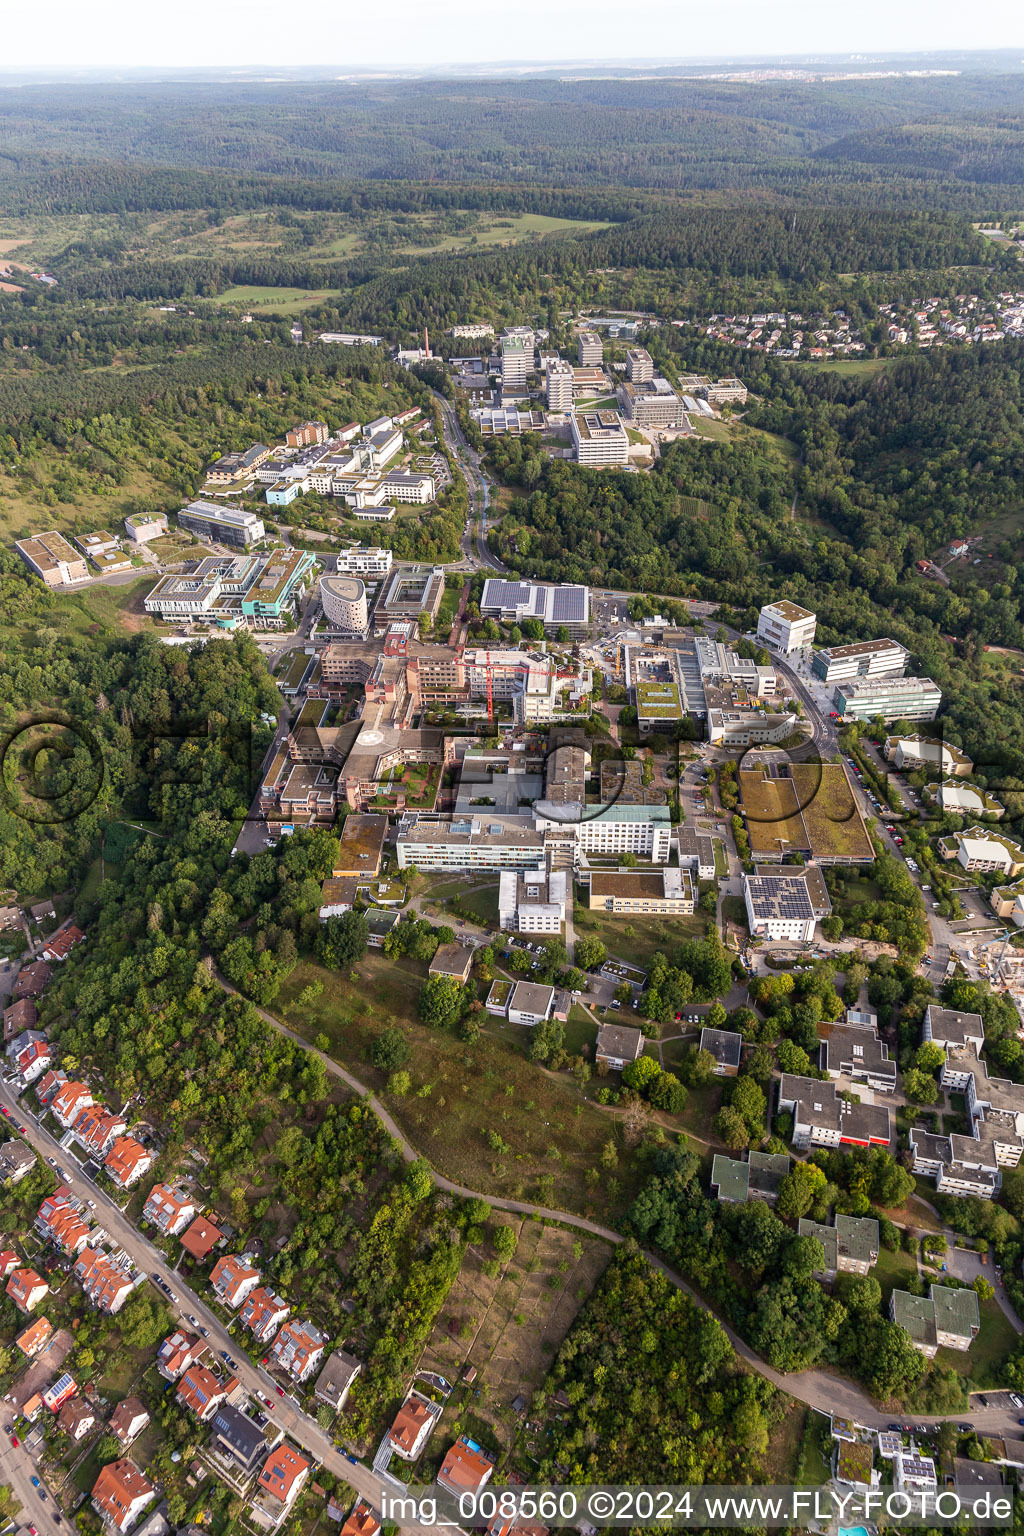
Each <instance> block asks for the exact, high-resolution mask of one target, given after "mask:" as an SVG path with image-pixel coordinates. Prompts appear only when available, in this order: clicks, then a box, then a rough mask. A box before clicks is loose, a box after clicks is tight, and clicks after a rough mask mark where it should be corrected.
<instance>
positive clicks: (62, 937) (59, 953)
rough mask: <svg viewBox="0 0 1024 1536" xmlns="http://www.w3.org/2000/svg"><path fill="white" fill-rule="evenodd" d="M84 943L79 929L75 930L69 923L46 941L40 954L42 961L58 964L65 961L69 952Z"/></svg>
mask: <svg viewBox="0 0 1024 1536" xmlns="http://www.w3.org/2000/svg"><path fill="white" fill-rule="evenodd" d="M84 942H85V934H84V933H83V932H82V930H81V928H77V927H76V926H75V924H74V923H69V924H68V926H67V927H66V928H62V929H61V930H60V932H59V933H55V934H53V936H52V937H51V938H49V939H47V941H46V943H45V945H44V946H43V948H42V949H41V950H40V954H41V955H42V957H43V959H44V960H50V961H52V962H58V963H59V962H60V961H62V960H66V959H67V957H68V955H70V953H71V951H72V950H73V949H75V948H76V947H77V945H79V944H84Z"/></svg>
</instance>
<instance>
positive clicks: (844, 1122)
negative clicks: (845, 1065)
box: [779, 1072, 892, 1147]
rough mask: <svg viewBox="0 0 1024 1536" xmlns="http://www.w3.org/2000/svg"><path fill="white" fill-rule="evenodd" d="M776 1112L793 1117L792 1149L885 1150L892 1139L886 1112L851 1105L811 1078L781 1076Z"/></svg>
mask: <svg viewBox="0 0 1024 1536" xmlns="http://www.w3.org/2000/svg"><path fill="white" fill-rule="evenodd" d="M779 1110H780V1112H781V1113H784V1114H787V1113H788V1114H791V1115H792V1116H793V1145H794V1146H795V1147H887V1146H888V1145H889V1142H890V1140H891V1138H892V1126H891V1123H890V1118H889V1111H888V1110H887V1109H885V1108H883V1107H882V1106H881V1105H879V1104H851V1103H850V1101H849V1100H848V1099H844V1098H843V1097H842V1096H841V1094H840V1092H839V1090H838V1088H837V1087H836V1085H835V1083H832V1082H825V1083H823V1082H819V1081H818V1079H817V1078H813V1077H794V1076H792V1075H791V1074H790V1073H788V1072H785V1073H783V1075H782V1079H781V1081H780V1083H779Z"/></svg>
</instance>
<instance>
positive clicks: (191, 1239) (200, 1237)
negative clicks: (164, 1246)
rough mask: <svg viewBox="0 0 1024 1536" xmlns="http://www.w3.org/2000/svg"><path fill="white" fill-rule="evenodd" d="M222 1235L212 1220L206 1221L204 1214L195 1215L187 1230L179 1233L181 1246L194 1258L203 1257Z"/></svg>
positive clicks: (214, 1246)
mask: <svg viewBox="0 0 1024 1536" xmlns="http://www.w3.org/2000/svg"><path fill="white" fill-rule="evenodd" d="M223 1236H224V1234H223V1232H221V1230H220V1228H219V1227H215V1226H214V1224H213V1222H212V1221H207V1219H206V1217H205V1216H197V1217H196V1219H195V1220H194V1221H193V1223H192V1225H191V1226H190V1227H189V1229H188V1231H187V1232H183V1233H182V1234H181V1246H182V1247H183V1248H184V1250H185V1252H186V1253H190V1254H191V1255H192V1257H193V1258H194V1259H205V1258H206V1255H207V1254H208V1253H209V1252H210V1250H211V1249H213V1248H216V1246H217V1244H218V1243H219V1242H220V1241H221V1239H222V1238H223Z"/></svg>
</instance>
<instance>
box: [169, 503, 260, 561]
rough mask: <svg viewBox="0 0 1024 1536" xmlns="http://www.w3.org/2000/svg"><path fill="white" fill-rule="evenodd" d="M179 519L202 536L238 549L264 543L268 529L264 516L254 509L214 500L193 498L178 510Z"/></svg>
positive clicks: (190, 530) (183, 525)
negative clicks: (242, 508) (223, 503)
mask: <svg viewBox="0 0 1024 1536" xmlns="http://www.w3.org/2000/svg"><path fill="white" fill-rule="evenodd" d="M178 522H179V524H180V526H181V527H182V528H186V529H187V530H188V532H189V533H195V534H198V536H199V537H200V538H201V539H209V540H210V542H211V543H216V544H230V545H231V546H232V547H233V548H236V549H248V548H249V547H250V545H252V544H259V543H261V542H262V540H263V539H264V538H266V532H267V531H266V528H265V527H264V525H263V519H262V518H261V517H257V516H256V514H255V512H243V511H242V510H241V508H240V507H222V506H221V505H220V504H219V503H218V502H215V501H203V500H199V501H190V502H189V504H188V506H187V507H182V509H181V511H180V512H179V513H178Z"/></svg>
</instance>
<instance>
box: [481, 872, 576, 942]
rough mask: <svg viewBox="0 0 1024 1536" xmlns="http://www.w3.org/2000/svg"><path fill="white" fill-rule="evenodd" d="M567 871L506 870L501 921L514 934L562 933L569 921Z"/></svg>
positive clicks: (501, 881)
mask: <svg viewBox="0 0 1024 1536" xmlns="http://www.w3.org/2000/svg"><path fill="white" fill-rule="evenodd" d="M565 898H566V872H565V870H564V869H554V870H551V871H550V873H549V872H548V870H547V869H546V868H545V867H544V866H543V865H541V866H540V867H539V868H537V869H523V870H515V869H503V870H502V871H501V874H500V876H499V878H498V922H499V925H500V927H502V928H504V929H507V930H509V931H510V932H513V933H560V932H561V930H562V924H563V922H564V921H565Z"/></svg>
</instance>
